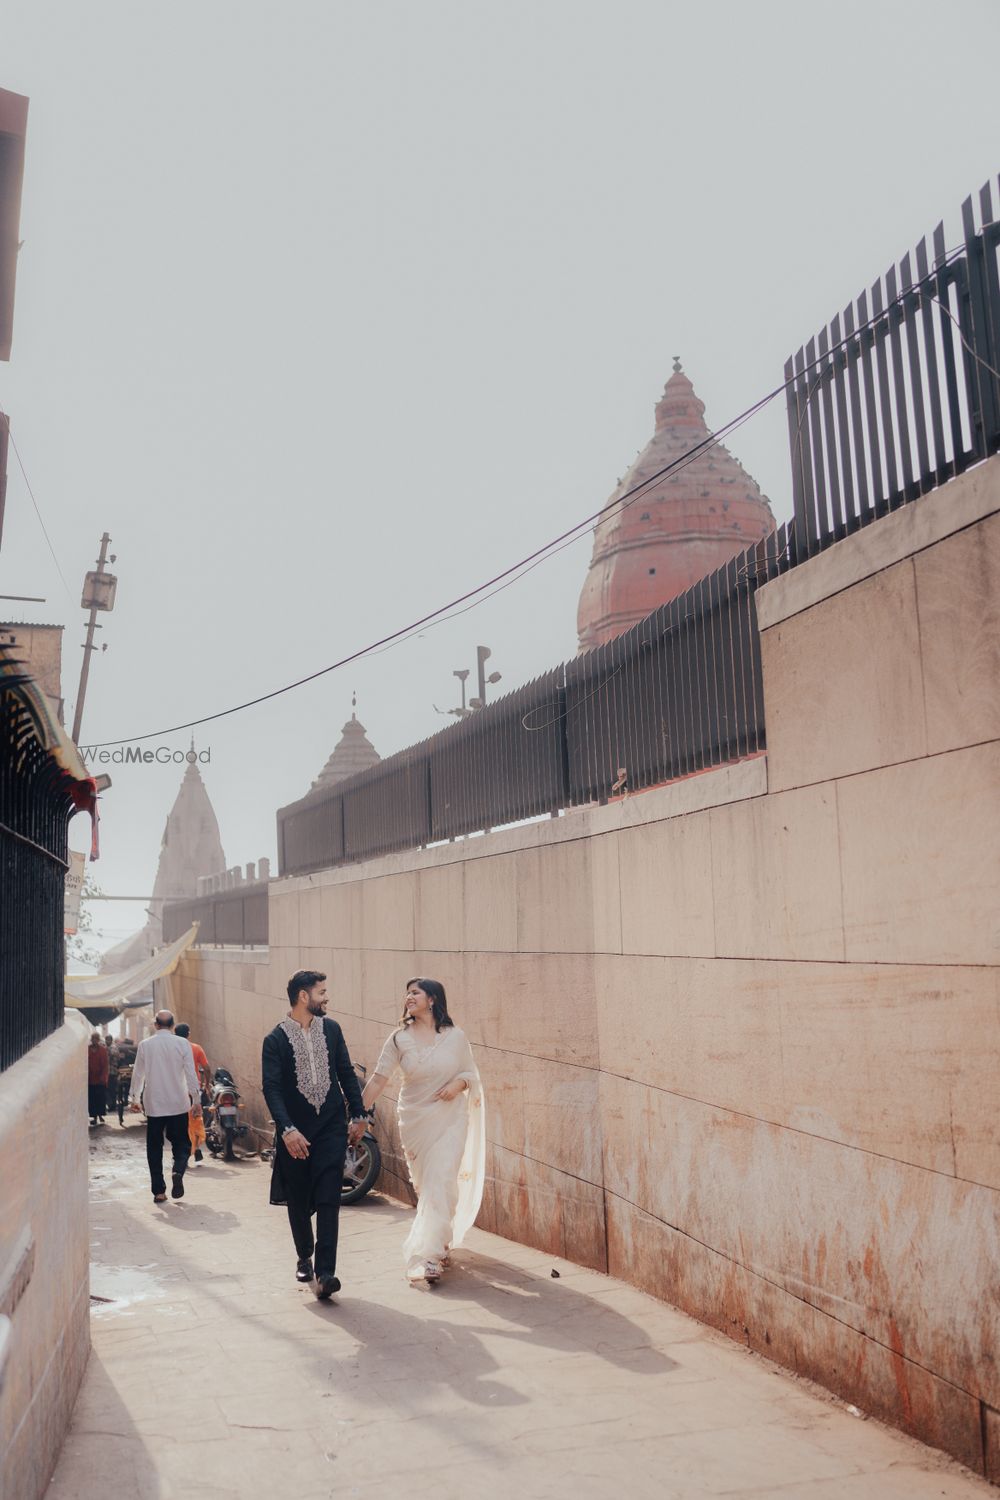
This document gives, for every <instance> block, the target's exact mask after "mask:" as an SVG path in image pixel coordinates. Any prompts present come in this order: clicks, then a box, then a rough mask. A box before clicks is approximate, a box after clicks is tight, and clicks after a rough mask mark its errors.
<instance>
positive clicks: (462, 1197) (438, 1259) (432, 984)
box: [364, 979, 486, 1283]
mask: <svg viewBox="0 0 1000 1500" xmlns="http://www.w3.org/2000/svg"><path fill="white" fill-rule="evenodd" d="M397 1073H400V1074H401V1075H402V1083H401V1086H400V1090H399V1102H398V1106H397V1108H398V1117H399V1135H400V1139H401V1141H402V1143H403V1152H404V1154H405V1156H406V1164H407V1166H408V1168H409V1171H410V1181H411V1182H412V1184H413V1188H414V1191H415V1192H416V1195H417V1211H416V1214H415V1216H414V1219H413V1223H412V1225H411V1226H410V1232H409V1234H408V1235H407V1236H406V1241H405V1243H404V1245H403V1259H404V1261H405V1263H406V1274H407V1276H408V1278H409V1279H410V1280H411V1281H421V1280H426V1281H428V1282H432V1283H433V1282H435V1281H439V1280H440V1278H441V1272H442V1270H443V1268H444V1266H445V1265H446V1264H447V1261H448V1254H449V1251H451V1250H453V1249H454V1248H455V1247H456V1246H458V1245H460V1244H461V1243H462V1241H463V1239H464V1237H465V1235H466V1233H467V1232H468V1231H469V1229H471V1227H472V1225H473V1224H474V1223H475V1219H476V1215H477V1213H478V1212H479V1205H480V1203H481V1202H482V1197H483V1180H484V1178H485V1175H486V1121H485V1111H484V1105H483V1086H482V1083H481V1081H480V1077H479V1069H478V1068H477V1067H476V1063H475V1059H474V1058H473V1056H472V1048H471V1047H470V1046H469V1042H468V1038H467V1037H466V1035H465V1032H464V1031H461V1030H460V1029H459V1028H458V1027H457V1026H456V1025H455V1023H454V1022H453V1021H452V1019H451V1017H450V1016H449V1014H448V1002H447V999H446V997H445V992H444V986H443V985H441V984H439V983H438V982H437V980H436V979H411V980H410V981H409V983H408V984H407V986H406V1000H405V1002H404V1006H403V1018H402V1023H401V1024H400V1026H399V1028H398V1029H397V1030H396V1031H394V1032H392V1034H391V1035H390V1036H389V1038H388V1040H387V1041H386V1044H385V1046H384V1047H383V1048H382V1053H381V1056H380V1057H379V1060H378V1063H377V1064H376V1067H375V1072H374V1073H373V1074H372V1076H371V1078H370V1079H369V1080H368V1083H367V1085H366V1087H365V1091H364V1103H365V1108H366V1109H370V1108H371V1107H372V1105H373V1104H374V1103H375V1100H376V1099H377V1098H378V1097H379V1095H380V1094H381V1093H382V1090H383V1089H384V1088H385V1087H386V1085H387V1084H388V1083H389V1082H390V1080H391V1079H392V1078H393V1077H394V1076H395V1075H396V1074H397Z"/></svg>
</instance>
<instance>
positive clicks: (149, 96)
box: [0, 0, 1000, 941]
mask: <svg viewBox="0 0 1000 1500" xmlns="http://www.w3.org/2000/svg"><path fill="white" fill-rule="evenodd" d="M940 18H941V10H940V6H939V4H937V3H935V4H933V5H931V4H929V3H926V0H905V3H886V0H863V3H853V0H838V3H837V4H830V3H827V4H823V5H816V4H810V3H804V0H797V3H774V0H757V3H756V4H754V5H746V4H736V3H731V4H728V3H727V4H719V3H711V0H702V3H701V4H692V3H690V0H686V3H684V4H675V3H666V0H661V3H658V4H654V3H642V0H615V3H614V4H612V3H610V0H608V3H604V4H596V3H593V0H571V3H570V0H567V3H564V0H532V3H507V4H499V3H494V4H481V3H476V0H462V3H440V0H406V3H374V0H373V3H369V4H365V5H360V4H357V3H351V4H347V3H341V0H328V3H324V4H312V3H290V4H286V5H275V4H273V3H268V4H266V5H265V4H263V3H260V0H238V3H229V0H212V3H211V4H207V3H205V0H200V3H198V4H194V3H190V0H175V3H173V4H171V5H170V6H167V7H153V6H148V5H136V4H135V3H134V0H128V3H114V4H112V3H107V0H98V3H96V4H94V5H89V6H81V5H80V4H78V3H77V0H73V3H60V4H47V3H44V0H31V3H15V0H4V3H3V7H2V12H0V86H2V87H5V88H9V89H13V90H15V91H16V92H19V93H23V94H27V95H28V96H29V97H30V100H31V106H30V113H29V126H28V152H27V164H26V173H25V186H24V203H23V210H22V218H21V236H22V239H23V241H24V244H23V248H22V251H21V255H20V260H19V269H18V286H17V302H16V310H15V324H14V349H13V355H12V358H11V362H10V364H9V365H0V406H2V407H3V408H4V409H5V410H6V411H8V412H9V414H10V418H11V424H12V429H13V433H14V437H15V440H16V441H17V443H18V446H19V448H20V450H21V454H22V457H23V459H24V462H25V466H26V468H27V472H28V476H29V478H30V480H31V484H32V486H33V488H34V492H35V495H36V498H37V500H38V503H39V506H40V508H41V511H42V514H43V516H44V518H45V522H46V524H47V526H48V529H49V532H50V534H51V536H52V539H53V543H54V546H55V550H56V553H57V555H58V558H59V562H60V565H61V567H62V571H63V573H64V574H65V577H66V579H67V580H68V583H69V594H70V595H71V596H72V597H71V598H70V597H68V596H67V593H66V590H65V589H64V588H63V584H62V582H61V581H60V578H59V574H58V572H57V571H56V568H55V565H54V564H53V562H52V559H51V556H50V554H49V552H48V549H47V547H46V545H45V542H44V538H43V536H42V533H41V530H40V527H39V524H38V521H37V519H36V517H35V515H34V512H33V510H32V508H31V503H30V500H29V498H28V495H27V492H26V490H25V486H24V483H23V480H22V478H21V475H20V473H19V471H18V469H17V465H16V463H15V462H14V460H13V455H12V460H11V475H10V484H9V494H8V505H7V525H6V530H5V534H4V539H3V551H2V553H0V592H3V593H20V594H41V595H45V597H46V601H47V602H46V604H45V605H39V606H25V610H26V611H31V613H26V614H25V617H26V618H32V619H38V620H49V621H55V622H59V623H65V624H66V626H67V632H66V638H65V653H64V691H65V693H66V696H67V699H68V700H69V708H70V710H71V708H72V700H73V699H74V698H75V692H76V680H77V676H78V673H79V665H80V657H81V652H80V642H81V641H82V638H83V616H82V613H81V611H80V610H79V608H78V604H79V588H80V583H81V581H82V576H83V573H84V572H85V571H86V569H87V568H89V567H92V566H93V565H94V559H95V558H96V555H97V545H98V539H99V537H100V534H101V532H102V531H103V530H105V529H107V530H108V531H109V532H110V533H111V536H112V539H113V548H114V551H115V552H116V553H117V555H118V563H117V565H116V569H115V571H116V572H117V573H118V575H119V579H120V584H119V594H118V600H119V602H118V607H117V609H116V610H115V612H114V614H113V615H110V616H107V617H105V621H104V623H105V629H104V632H103V636H100V637H99V639H104V640H106V641H107V644H108V650H107V652H106V654H104V655H101V656H97V657H95V659H94V663H93V670H92V673H91V685H90V690H89V695H88V702H87V711H86V717H85V720H84V731H83V739H84V741H85V742H87V743H89V742H92V741H96V740H108V739H113V738H119V737H128V736H132V735H139V734H145V733H148V732H149V731H153V730H158V729H159V728H161V727H162V726H166V725H171V724H174V723H177V722H179V721H182V720H187V719H191V718H196V717H199V716H201V715H202V714H206V713H211V712H214V711H215V710H217V709H219V708H224V707H227V706H229V705H230V704H233V703H238V702H240V701H242V700H243V699H246V698H251V697H255V696H256V695H258V694H259V693H261V692H264V691H267V690H268V689H270V688H273V687H277V686H280V685H281V684H282V683H284V682H286V681H289V680H291V679H293V678H295V677H299V676H302V675H304V674H305V673H307V672H311V671H314V670H316V669H317V668H319V667H322V666H324V665H325V664H327V663H328V662H330V661H333V660H335V659H336V658H338V657H340V656H343V655H345V654H347V653H348V652H349V651H352V650H355V649H357V648H358V647H360V646H362V645H364V644H365V643H367V642H368V641H370V640H372V639H375V638H377V637H379V636H382V635H384V634H386V633H387V632H388V631H389V630H392V629H395V628H396V627H398V626H400V625H403V624H405V623H407V622H408V621H409V620H411V619H413V618H415V617H418V616H420V615H422V614H425V613H427V612H428V610H430V609H433V608H434V607H435V606H437V605H439V604H441V603H444V602H446V601H447V600H449V599H451V598H453V597H454V596H456V595H458V594H461V593H462V592H464V591H465V590H466V589H467V588H469V587H470V586H473V585H475V584H477V583H479V582H481V581H483V580H484V579H486V578H488V577H490V576H491V575H492V574H494V573H496V572H497V571H499V570H500V569H501V568H502V567H505V566H507V565H508V564H509V563H511V562H513V561H515V560H516V559H517V558H518V557H520V556H522V555H523V554H526V553H528V552H530V551H532V550H533V549H534V548H535V547H536V546H538V545H539V544H540V543H542V542H543V541H545V540H547V539H548V538H549V537H551V536H554V535H555V534H557V533H559V532H561V531H563V530H564V529H565V528H566V527H567V526H569V525H572V524H573V522H575V521H576V520H578V519H580V518H581V517H582V516H584V515H587V514H588V513H589V512H591V511H594V510H596V509H597V508H598V507H599V506H600V505H601V504H603V502H604V501H605V500H606V499H607V497H608V496H609V494H610V493H611V491H612V490H613V489H614V487H615V484H616V482H617V480H618V478H619V476H620V475H622V474H623V473H624V472H625V470H626V468H627V467H628V465H629V464H630V463H631V461H632V459H633V458H634V456H635V453H636V451H637V449H639V448H640V447H642V446H643V445H644V444H645V442H646V441H647V439H648V437H649V436H650V434H651V431H652V419H653V406H654V404H655V402H656V400H657V398H658V396H659V394H660V392H661V390H662V387H663V383H664V381H665V380H666V378H667V376H668V375H669V372H670V368H671V358H672V356H673V355H674V354H675V353H679V354H680V355H681V357H682V359H683V361H684V366H685V369H686V370H687V372H688V373H689V375H690V376H691V378H692V380H693V381H694V384H695V388H696V390H697V391H698V393H699V394H700V396H701V397H702V399H703V400H704V401H705V403H706V406H707V418H708V420H709V422H710V424H711V425H713V426H719V425H721V424H722V423H724V422H726V421H727V420H728V419H729V418H731V417H732V416H734V415H736V414H737V413H738V412H740V411H741V410H742V409H743V408H744V407H746V406H747V405H749V404H750V403H751V402H752V401H753V400H755V399H756V398H757V397H758V396H760V395H762V394H763V393H764V392H765V391H767V390H769V389H771V388H772V387H773V386H774V385H776V384H778V383H779V382H780V380H781V376H782V366H783V363H784V360H785V358H786V356H787V355H788V354H789V353H790V352H791V351H792V350H793V349H794V348H796V347H797V346H798V345H799V344H800V343H802V342H803V340H804V339H806V338H808V337H809V336H810V335H811V334H812V333H814V332H815V331H816V330H817V329H818V328H819V327H820V325H821V324H823V323H825V322H826V321H827V320H828V319H829V317H830V316H831V315H832V314H833V313H834V312H835V311H837V310H838V308H842V307H843V306H844V305H845V304H846V302H847V301H848V300H849V299H850V298H851V297H852V296H853V295H855V294H856V293H857V292H858V291H860V290H861V288H862V287H863V286H864V285H865V284H866V283H870V282H871V281H872V280H873V279H874V278H875V276H876V275H877V274H878V273H879V272H880V271H883V270H884V269H885V268H886V267H887V266H888V265H889V263H890V262H891V261H893V260H894V259H896V258H898V256H899V255H901V254H902V253H903V252H904V251H905V250H907V249H909V248H910V247H911V246H912V245H913V243H914V242H915V241H916V239H917V238H918V237H919V236H920V235H921V234H922V233H924V232H925V231H929V230H930V229H932V228H933V226H934V224H935V223H936V222H937V220H938V219H939V218H941V217H944V218H945V219H946V222H947V223H948V225H949V229H950V235H949V243H953V242H954V240H955V237H956V236H955V233H954V230H955V227H956V225H957V222H958V221H957V213H958V208H959V205H960V203H961V200H962V198H964V197H965V196H966V195H967V193H969V192H970V191H972V190H976V189H978V187H979V186H980V184H981V183H982V182H983V181H984V180H985V179H986V178H987V177H988V176H989V175H990V174H991V173H992V174H994V175H995V174H996V172H997V170H998V168H1000V132H998V129H997V123H996V120H997V117H996V73H995V66H996V56H997V46H998V43H1000V6H997V5H996V3H995V0H959V3H957V4H955V5H953V6H952V7H950V9H949V11H948V25H947V31H946V33H944V34H943V33H942V30H941V23H940ZM786 442H787V439H786V428H785V417H784V410H783V407H782V406H781V404H780V403H775V404H774V406H773V407H772V408H770V409H769V410H768V412H767V413H766V414H764V415H763V416H760V417H758V418H755V419H754V421H753V422H751V423H749V424H748V425H747V426H746V427H744V428H742V429H741V430H740V432H739V433H738V434H737V436H736V437H735V438H734V440H733V442H732V444H731V446H732V449H733V451H734V452H735V453H736V455H737V457H738V458H740V459H741V460H742V462H743V463H744V464H745V466H746V467H747V468H748V469H749V470H750V472H751V473H753V474H754V475H755V477H756V478H757V480H758V481H759V483H760V484H761V486H762V488H763V489H764V490H765V492H766V493H767V494H768V495H769V496H770V498H771V501H772V504H773V507H774V510H775V513H776V515H777V516H778V518H779V519H784V518H785V517H786V516H787V515H788V514H789V477H788V461H787V454H786ZM589 555H590V539H589V535H588V536H586V537H585V539H584V540H582V541H581V542H579V543H577V544H576V545H575V546H573V547H570V548H568V549H567V550H566V551H564V552H563V553H561V554H560V555H559V556H558V557H557V558H556V559H555V560H554V561H552V562H551V563H548V564H546V565H545V566H543V567H540V568H538V569H536V570H535V571H534V572H533V573H531V574H530V575H529V576H528V577H527V578H526V579H525V580H524V581H523V582H520V583H518V584H517V585H516V586H515V587H513V588H510V589H507V590H506V591H504V592H503V593H500V594H499V595H497V597H496V598H495V599H492V600H489V601H488V602H487V603H485V604H484V605H483V606H482V607H481V608H479V609H478V610H475V611H473V612H472V613H469V614H466V615H464V616H463V617H462V618H460V619H458V620H455V621H452V622H450V623H447V624H444V625H442V626H440V627H438V628H437V629H434V630H432V631H429V632H427V633H426V634H425V635H424V636H423V637H421V638H419V639H417V640H414V641H412V642H410V643H409V644H406V645H404V646H402V647H400V648H398V649H395V650H392V651H389V652H386V653H385V654H382V655H379V656H377V657H375V658H374V659H372V660H370V661H368V662H366V663H364V664H359V665H357V666H353V667H350V668H348V669H347V670H345V671H343V672H339V673H335V674H332V675H331V676H328V677H326V678H323V679H321V680H320V681H319V682H317V683H315V684H312V685H311V686H309V687H307V688H304V689H301V690H299V691H298V692H296V693H294V694H291V695H289V696H287V697H284V698H281V699H278V700H277V701H275V702H272V703H270V704H266V705H263V706H261V707H259V708H255V709H252V710H250V711H248V712H245V713H242V714H238V715H236V716H235V717H233V718H230V719H227V720H223V721H221V722H219V723H217V724H215V725H210V726H208V727H207V729H206V730H204V731H199V733H198V736H197V738H198V744H199V745H200V746H206V745H207V746H210V748H211V764H210V765H209V766H208V767H206V768H205V771H204V775H205V781H206V784H207V786H208V788H209V792H210V794H211V797H212V800H213V803H214V805H215V808H216V811H217V813H218V816H219V822H220V825H221V830H222V838H223V843H224V847H225V851H226V855H227V858H228V860H229V862H230V863H237V862H239V863H245V862H246V861H247V860H252V859H257V858H258V857H259V856H260V855H262V854H269V855H271V856H272V858H273V857H274V852H275V834H274V828H275V820H274V813H275V809H276V808H277V807H279V806H280V805H281V804H283V803H285V802H287V801H290V800H292V799H294V798H295V797H297V796H300V795H302V794H303V793H304V792H305V791H306V790H307V788H308V786H309V783H310V781H311V780H312V779H313V777H314V776H315V775H316V774H317V772H318V771H319V769H320V767H321V766H322V764H323V762H324V761H325V760H326V757H327V755H328V754H329V752H330V750H331V749H332V747H333V745H334V743H335V742H336V740H337V738H338V736H339V733H340V728H341V725H342V724H343V721H344V719H345V718H347V717H348V716H349V714H350V697H351V691H352V689H354V688H357V691H358V696H359V710H358V711H359V716H360V717H361V718H362V719H363V721H364V722H365V724H366V725H367V726H368V729H369V732H370V735H371V738H372V740H373V742H374V743H375V745H376V746H377V748H378V749H379V750H380V751H381V752H382V753H383V754H387V753H390V752H392V751H394V750H397V749H399V748H401V747H402V746H404V745H406V744H408V743H410V742H411V741H413V740H415V739H419V738H422V737H424V736H425V735H427V734H428V733H432V732H433V731H434V730H436V729H437V728H439V727H441V726H443V725H444V724H445V723H447V722H450V721H448V720H445V719H441V718H439V717H438V716H437V715H436V714H435V711H434V707H433V704H435V703H437V704H438V705H439V706H440V707H442V708H445V707H450V706H451V705H452V704H453V703H454V702H455V701H456V696H455V689H456V688H457V684H455V682H454V680H453V678H452V676H451V672H452V669H453V668H455V667H461V666H474V663H475V647H476V644H477V642H483V643H486V644H489V645H490V646H492V648H493V655H494V659H493V661H492V662H491V663H490V665H491V667H495V668H496V669H497V670H499V671H501V672H502V673H503V684H501V687H513V686H516V685H517V684H518V683H520V682H522V681H524V680H525V679H526V678H528V677H530V676H533V675H535V674H536V673H537V672H539V671H541V670H543V669H545V668H548V667H550V666H554V665H555V664H556V663H557V662H559V661H560V660H561V659H563V658H564V657H566V656H567V655H570V654H572V652H573V651H574V649H575V645H576V630H575V619H576V604H577V597H578V594H579V590H580V585H581V583H582V581H583V577H584V574H585V571H586V567H587V563H588V560H589ZM17 608H18V607H17V606H10V605H2V604H0V612H3V611H6V612H8V613H9V614H10V616H11V617H13V618H17V617H18V616H17V614H16V610H17ZM187 743H188V737H187V736H186V735H183V734H181V735H174V736H172V737H169V738H168V739H166V740H162V741H158V740H151V741H149V742H148V744H149V746H151V747H155V746H156V745H158V744H164V745H169V746H170V747H171V748H179V749H184V748H186V747H187ZM179 780H180V770H179V768H177V767H169V766H168V767H163V766H158V765H153V766H145V767H130V768H122V767H116V768H115V769H114V786H113V789H112V790H111V792H110V793H109V794H108V795H107V797H106V798H105V799H104V802H103V820H102V843H103V852H102V858H101V861H100V864H99V866H98V867H97V868H96V870H95V874H96V875H97V878H98V879H99V880H100V881H101V883H102V884H103V886H104V888H105V889H106V890H108V891H115V892H117V893H138V894H146V893H148V892H149V891H150V890H151V889H152V880H153V875H154V872H155V867H156V858H157V854H158V849H159V841H160V836H161V832H162V828H163V822H164V819H165V817H166V813H167V811H168V809H169V806H170V804H171V802H172V801H173V798H174V796H175V794H176V791H177V787H178V784H179ZM74 843H75V844H77V845H78V846H80V847H83V844H84V837H83V829H82V824H81V820H77V823H76V824H75V825H74ZM101 920H102V922H103V923H104V924H105V931H106V935H107V938H108V940H109V941H110V940H111V939H112V938H118V937H120V936H122V935H124V933H125V932H126V931H128V930H131V929H132V928H134V927H136V926H138V925H141V909H140V908H138V907H134V908H128V907H124V906H117V907H111V906H105V907H103V908H101Z"/></svg>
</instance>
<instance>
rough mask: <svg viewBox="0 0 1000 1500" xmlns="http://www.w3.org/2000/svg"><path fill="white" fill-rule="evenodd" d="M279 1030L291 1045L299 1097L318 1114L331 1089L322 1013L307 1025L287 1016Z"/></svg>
mask: <svg viewBox="0 0 1000 1500" xmlns="http://www.w3.org/2000/svg"><path fill="white" fill-rule="evenodd" d="M281 1029H282V1031H283V1032H284V1033H285V1035H286V1036H287V1038H288V1040H289V1041H290V1042H291V1044H292V1058H293V1060H294V1062H295V1086H296V1088H297V1089H298V1091H299V1093H300V1094H301V1095H302V1097H303V1098H304V1099H305V1100H307V1102H308V1103H309V1104H311V1105H312V1107H313V1109H314V1110H315V1111H316V1113H317V1114H319V1112H320V1110H321V1109H322V1108H323V1105H324V1104H325V1103H326V1096H327V1094H329V1092H330V1054H329V1052H328V1051H327V1046H326V1034H325V1032H324V1030H323V1019H322V1017H321V1016H313V1018H312V1021H311V1022H310V1024H309V1026H308V1027H306V1026H300V1025H299V1023H298V1021H293V1020H292V1019H291V1017H287V1018H286V1019H285V1020H284V1021H282V1022H281Z"/></svg>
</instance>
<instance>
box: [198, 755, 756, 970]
mask: <svg viewBox="0 0 1000 1500" xmlns="http://www.w3.org/2000/svg"><path fill="white" fill-rule="evenodd" d="M766 793H767V760H766V758H765V756H763V755H756V756H751V757H749V758H748V759H747V760H740V761H735V762H733V764H731V765H727V766H717V767H715V768H713V769H712V770H709V771H698V772H695V773H694V774H693V775H691V776H685V777H682V778H681V779H680V780H678V781H670V782H667V783H666V785H664V786H657V787H652V788H650V790H649V791H646V792H636V793H635V794H634V795H633V796H628V797H623V798H622V799H621V801H619V802H614V803H610V804H609V805H608V806H607V807H598V806H596V805H592V806H589V807H573V808H568V809H567V811H566V812H565V813H563V814H561V816H560V817H558V818H541V819H539V820H537V821H536V822H534V823H525V824H522V825H520V826H515V827H511V828H501V829H497V830H495V831H493V832H490V833H485V834H471V835H469V836H467V837H466V838H462V839H458V840H456V842H455V843H453V844H432V845H431V846H430V847H429V848H425V849H404V850H401V851H400V852H399V853H398V854H386V855H383V856H382V857H381V858H380V859H369V860H365V861H364V862H362V863H358V864H350V865H337V866H336V867H331V868H330V869H326V870H315V871H313V872H312V874H309V875H285V876H282V877H280V878H279V879H278V880H272V881H271V884H270V888H269V891H270V900H271V901H272V902H273V901H274V900H275V899H276V898H278V897H281V896H286V895H292V894H295V893H298V892H300V891H308V890H314V889H316V888H318V887H322V886H331V885H350V884H353V883H354V882H356V881H359V880H375V879H379V878H380V877H382V876H386V875H402V874H406V873H407V872H408V871H411V870H427V869H433V868H435V867H437V866H439V865H451V864H467V863H468V862H469V861H470V860H474V859H489V858H492V857H493V856H494V855H497V854H515V853H517V852H518V851H519V850H522V849H539V848H546V847H548V846H550V845H552V844H565V843H572V842H573V841H574V840H576V839H589V838H594V837H596V836H598V835H600V834H605V833H618V832H620V831H621V830H622V829H625V828H639V827H641V826H642V825H643V824H646V823H661V822H663V821H664V820H665V819H668V818H681V817H686V816H687V815H688V814H689V813H695V812H704V811H706V809H708V808H711V807H722V806H724V805H725V804H726V803H729V802H743V801H745V800H746V799H747V798H749V797H763V796H765V795H766ZM272 919H273V909H272ZM273 942H274V939H273V935H272V946H273ZM214 951H218V950H214Z"/></svg>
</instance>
